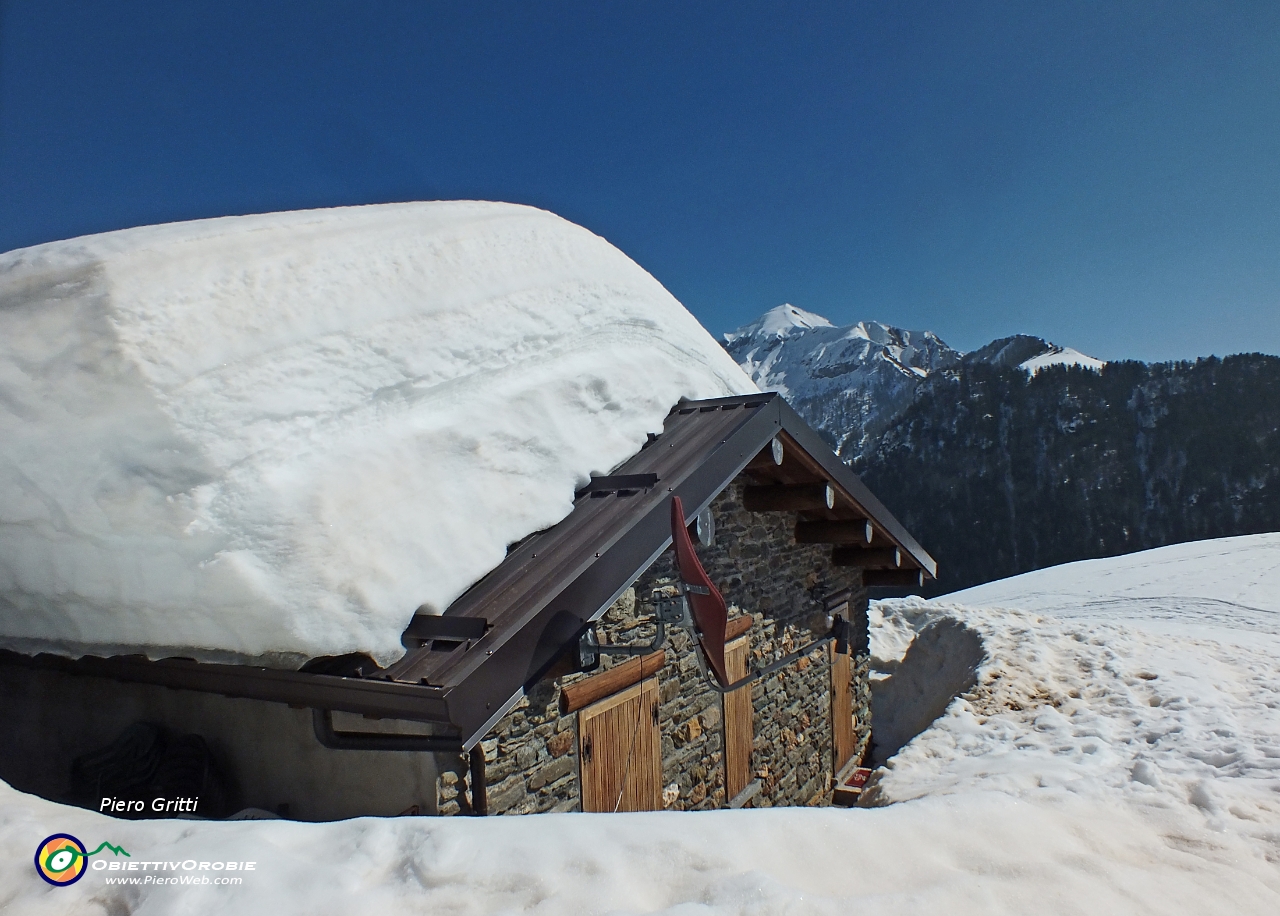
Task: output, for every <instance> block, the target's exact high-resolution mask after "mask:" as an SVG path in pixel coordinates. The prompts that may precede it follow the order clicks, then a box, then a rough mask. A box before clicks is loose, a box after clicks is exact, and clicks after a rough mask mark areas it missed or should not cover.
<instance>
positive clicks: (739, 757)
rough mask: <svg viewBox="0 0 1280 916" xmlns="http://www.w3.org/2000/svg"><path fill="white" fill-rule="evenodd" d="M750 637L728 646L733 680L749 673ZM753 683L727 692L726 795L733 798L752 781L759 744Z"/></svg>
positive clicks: (730, 680)
mask: <svg viewBox="0 0 1280 916" xmlns="http://www.w3.org/2000/svg"><path fill="white" fill-rule="evenodd" d="M747 642H748V640H747V637H745V636H743V637H742V638H741V639H735V640H734V641H733V642H731V643H729V644H728V645H726V646H725V647H724V659H725V662H726V664H727V666H728V674H729V682H730V683H732V682H734V681H737V680H740V679H742V678H744V677H746V676H747ZM753 720H754V711H753V710H752V708H751V685H750V684H748V685H747V686H745V687H739V688H738V689H737V690H735V691H733V692H732V693H726V694H725V695H724V797H725V801H726V802H727V801H731V800H732V799H733V797H734V796H735V795H737V794H738V793H739V792H741V791H742V790H743V789H745V788H746V787H747V783H748V782H750V781H751V750H752V747H753V746H754V745H755V727H754V721H753Z"/></svg>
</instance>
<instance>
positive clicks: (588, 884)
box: [0, 535, 1280, 916]
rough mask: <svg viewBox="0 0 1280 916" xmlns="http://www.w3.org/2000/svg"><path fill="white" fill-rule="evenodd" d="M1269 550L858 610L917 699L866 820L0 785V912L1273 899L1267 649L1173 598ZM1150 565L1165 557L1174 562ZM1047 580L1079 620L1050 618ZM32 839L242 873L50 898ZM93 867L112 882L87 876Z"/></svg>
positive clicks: (597, 909)
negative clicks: (107, 807) (259, 809)
mask: <svg viewBox="0 0 1280 916" xmlns="http://www.w3.org/2000/svg"><path fill="white" fill-rule="evenodd" d="M1276 538H1277V536H1275V535H1267V536H1262V537H1257V538H1234V539H1230V540H1227V541H1206V542H1201V543H1199V544H1194V545H1182V546H1181V547H1180V548H1166V550H1165V551H1151V552H1148V553H1140V554H1133V555H1131V556H1128V557H1123V558H1118V559H1115V560H1107V561H1095V562H1094V563H1083V564H1073V565H1071V566H1068V567H1062V568H1059V569H1057V570H1045V571H1042V572H1041V573H1036V574H1031V575H1028V576H1023V577H1019V579H1018V580H1009V581H1008V582H1005V583H998V584H993V585H991V586H984V587H983V588H986V589H989V590H990V592H991V593H994V592H995V591H996V590H997V589H998V588H1000V587H1006V588H1008V589H1009V590H1008V591H1007V592H1005V593H1004V594H1001V595H999V596H998V598H993V599H991V600H992V601H997V600H998V601H999V602H1019V603H1021V604H1023V605H1025V606H1026V608H1019V607H1017V606H1006V607H1003V608H1002V607H1000V606H999V605H998V604H993V603H988V599H987V598H986V597H984V596H983V595H982V594H981V590H980V589H973V590H970V592H968V593H964V594H963V595H962V597H963V598H964V600H966V601H967V602H969V604H968V605H961V604H957V603H955V597H956V596H948V598H947V600H945V601H941V600H939V601H932V602H926V601H919V600H913V599H908V600H900V601H890V602H881V603H877V604H876V605H875V607H874V608H873V615H872V616H873V621H874V623H875V626H874V629H873V653H874V655H875V656H876V658H875V662H876V664H877V665H878V666H879V667H880V668H881V670H882V674H883V675H884V678H885V679H884V680H881V681H880V682H879V684H878V685H877V692H878V693H879V692H880V690H881V689H882V688H883V687H884V685H885V684H886V683H892V682H893V680H895V679H897V678H898V677H905V678H906V680H907V681H909V683H910V684H911V685H913V687H912V689H911V690H908V691H904V692H903V695H904V696H905V697H906V698H907V700H906V703H905V705H907V706H911V705H912V704H913V703H914V704H915V705H917V706H919V705H920V704H922V703H934V704H937V703H938V702H939V701H941V704H942V705H941V709H942V713H941V716H940V717H939V718H938V719H937V720H936V721H933V722H932V723H931V724H927V727H926V728H925V729H924V730H923V731H922V732H920V733H919V734H917V735H916V736H915V737H914V739H913V740H911V741H910V743H908V744H907V745H906V747H905V748H903V749H902V750H901V751H900V752H899V753H898V754H897V755H896V756H895V757H893V758H892V759H891V760H890V761H889V765H888V766H887V767H886V768H884V769H882V770H880V771H878V774H877V777H876V781H877V783H878V784H877V785H876V786H875V787H874V788H873V789H872V790H871V795H872V800H875V801H878V802H879V803H881V804H882V805H884V806H883V807H873V808H855V809H851V810H838V809H827V810H815V809H806V808H792V809H775V810H769V811H718V812H709V813H704V814H687V813H667V814H664V813H655V814H642V815H625V814H624V815H575V814H565V815H534V816H529V817H524V818H518V819H517V818H492V819H471V820H464V819H460V818H459V819H449V820H422V819H414V818H400V819H395V820H383V821H377V820H354V821H346V822H340V823H333V824H320V825H308V824H295V823H287V822H282V821H265V822H255V823H245V822H238V823H198V822H192V821H187V822H174V821H164V822H157V821H152V822H138V821H119V820H112V819H109V818H106V817H103V816H100V815H97V814H94V813H92V812H88V811H81V810H78V809H73V808H66V807H62V806H59V805H55V804H52V803H49V802H45V801H42V800H40V799H36V798H33V797H31V796H27V795H22V794H20V793H17V792H14V791H13V790H11V789H9V788H7V787H5V786H3V785H2V784H0V908H7V909H8V910H11V911H13V912H21V913H24V914H36V916H38V914H45V913H48V914H53V913H57V914H79V913H101V912H129V913H134V914H151V913H157V914H159V913H171V912H177V911H182V912H188V911H189V912H201V913H235V914H239V913H267V912H269V913H272V914H273V916H283V914H288V913H295V912H296V913H314V912H345V911H347V910H350V909H371V910H375V911H376V910H386V911H388V912H396V913H459V914H487V913H516V912H528V913H535V914H557V916H559V914H586V913H666V914H671V916H686V914H694V913H698V914H703V913H706V914H742V916H748V914H749V916H765V914H796V913H819V914H833V916H834V914H841V916H844V914H849V913H859V912H875V913H931V912H946V913H951V914H956V916H991V914H1023V913H1032V912H1034V913H1063V914H1097V913H1107V914H1112V913H1115V914H1128V913H1198V914H1272V913H1276V912H1280V671H1278V670H1277V665H1276V661H1275V655H1274V653H1273V652H1272V651H1271V650H1270V649H1269V648H1267V647H1265V646H1263V645H1261V644H1260V643H1259V644H1255V643H1254V640H1255V639H1259V638H1261V637H1262V636H1264V635H1266V634H1265V633H1264V630H1263V629H1261V628H1260V627H1261V626H1262V625H1261V624H1260V623H1259V620H1264V621H1265V620H1266V619H1267V618H1249V619H1247V620H1243V621H1241V620H1237V619H1236V618H1234V617H1232V616H1231V615H1229V614H1222V615H1220V616H1218V617H1216V618H1214V619H1212V620H1211V621H1208V622H1204V621H1202V620H1201V619H1200V616H1201V610H1202V605H1199V604H1197V603H1196V601H1197V600H1198V599H1199V597H1200V596H1202V595H1204V594H1208V593H1211V592H1214V591H1217V592H1219V593H1221V594H1226V595H1234V596H1235V597H1236V598H1239V599H1240V600H1241V602H1242V603H1247V604H1248V605H1249V606H1250V607H1254V608H1259V609H1263V610H1265V609H1266V608H1268V607H1272V606H1274V602H1275V597H1274V596H1275V592H1274V590H1273V589H1272V588H1271V586H1270V585H1268V582H1273V581H1274V579H1268V578H1267V577H1268V576H1274V575H1275V569H1276V563H1277V556H1276V555H1277V552H1280V543H1278V542H1277V540H1276ZM1170 550H1178V551H1181V552H1180V553H1179V554H1178V555H1177V560H1176V562H1175V563H1173V564H1170V563H1168V562H1166V561H1167V560H1168V559H1169V557H1168V551H1170ZM1175 567H1176V568H1177V572H1178V574H1177V575H1176V576H1170V575H1168V574H1169V573H1171V572H1172V571H1173V570H1174V568H1175ZM1250 570H1252V571H1253V572H1255V573H1256V574H1257V575H1255V576H1253V578H1252V579H1250V578H1249V575H1248V574H1249V571H1250ZM1162 575H1163V576H1164V578H1165V581H1166V582H1167V583H1168V587H1167V588H1165V589H1164V590H1163V592H1162V593H1161V594H1160V595H1158V596H1156V597H1163V598H1164V599H1168V601H1169V603H1168V604H1167V605H1166V608H1167V616H1166V617H1156V616H1153V615H1152V614H1151V612H1150V607H1151V606H1150V604H1149V599H1150V597H1151V595H1149V594H1148V592H1149V590H1150V588H1153V587H1154V586H1155V583H1156V582H1157V581H1158V580H1159V579H1160V577H1161V576H1162ZM1034 576H1039V577H1040V579H1039V583H1038V584H1037V581H1036V580H1035V579H1034V578H1033V577H1034ZM1242 577H1243V578H1244V580H1245V581H1244V582H1243V583H1242ZM1064 584H1070V586H1071V588H1072V589H1074V590H1075V591H1074V592H1073V594H1076V595H1078V596H1081V599H1082V600H1083V602H1084V603H1085V604H1086V605H1088V606H1085V607H1082V606H1080V604H1079V602H1076V601H1074V600H1072V599H1069V598H1068V599H1066V600H1065V603H1064V600H1063V599H1062V598H1061V597H1060V595H1059V589H1060V588H1061V587H1063V585H1064ZM1179 595H1181V596H1182V597H1183V598H1184V599H1186V600H1185V603H1183V604H1181V605H1179V604H1177V603H1176V602H1175V601H1174V600H1173V599H1175V598H1177V597H1178V596H1179ZM1232 600H1235V599H1232ZM1268 601H1269V602H1271V603H1270V604H1268V603H1266V602H1268ZM1051 606H1052V607H1054V608H1055V610H1053V611H1049V610H1047V609H1046V608H1048V607H1051ZM1177 621H1182V622H1185V623H1189V624H1193V625H1194V626H1195V627H1199V628H1202V629H1200V630H1197V631H1196V632H1194V633H1193V632H1191V631H1187V632H1174V631H1173V630H1171V629H1169V627H1168V624H1169V623H1170V622H1177ZM1278 630H1280V628H1277V627H1274V626H1273V627H1272V629H1271V630H1270V631H1269V633H1270V635H1271V636H1273V637H1274V636H1275V635H1276V633H1277V632H1278ZM973 638H976V639H977V640H978V641H979V642H980V643H981V652H980V657H978V658H976V659H975V658H974V657H973V656H972V654H970V650H972V648H973V645H972V644H969V645H968V647H967V648H963V647H962V644H965V643H970V640H971V639H973ZM948 647H952V648H963V651H961V652H959V653H958V654H959V655H961V656H964V661H965V664H966V665H968V664H969V663H970V662H972V663H973V664H972V671H971V678H972V684H971V686H969V687H966V688H964V692H963V694H962V695H961V696H960V697H958V698H955V699H951V698H950V697H949V694H948V692H949V691H950V690H952V689H953V687H954V681H949V680H948V678H949V677H950V674H948V673H947V672H950V673H951V674H954V673H955V671H956V665H955V664H954V659H953V658H950V657H949V655H951V654H953V653H948V652H947V651H946V649H947V648H948ZM962 667H963V666H962ZM933 671H937V672H938V676H937V677H932V678H931V677H930V673H931V672H933ZM961 680H963V679H961ZM931 684H932V687H933V689H932V692H931V690H930V686H931ZM907 711H909V710H907ZM905 718H906V716H905V715H904V716H903V720H904V721H905ZM877 728H879V726H877ZM56 832H68V833H72V834H74V835H76V836H77V837H79V838H80V839H81V840H83V841H84V842H86V843H87V844H90V846H89V848H91V849H92V848H93V847H95V846H97V845H98V844H99V843H100V842H102V841H103V840H110V841H111V842H113V843H116V844H119V845H122V846H124V847H125V848H126V849H128V850H129V852H130V854H131V859H132V860H134V861H137V862H139V863H141V862H144V861H145V862H151V861H177V862H180V863H181V862H184V861H189V862H191V863H193V865H192V867H193V869H196V868H198V863H199V862H200V861H209V860H216V859H233V860H238V861H239V860H246V859H247V860H253V861H255V862H256V863H257V867H256V869H255V870H254V871H253V872H244V873H242V874H241V875H240V877H242V878H243V884H240V885H235V886H216V885H212V884H210V885H207V886H204V885H198V886H186V885H179V886H169V885H154V884H151V885H148V884H144V883H142V882H143V881H145V878H146V875H148V874H151V875H152V876H153V877H154V876H155V874H156V872H155V871H154V866H147V867H146V870H144V869H143V867H142V866H141V864H139V868H138V869H137V870H135V871H132V872H120V871H117V872H109V871H106V870H103V871H91V872H90V873H89V874H88V876H87V877H85V878H84V879H82V880H81V881H80V882H79V883H78V884H76V885H74V886H72V887H69V888H64V889H59V888H53V887H49V886H48V885H45V884H44V883H43V882H42V881H40V880H39V879H38V878H37V876H36V874H35V871H34V868H33V865H32V861H31V858H32V854H33V852H34V850H35V848H36V845H37V844H38V843H39V842H40V841H41V840H42V839H44V838H45V837H46V836H48V835H50V834H53V833H56ZM102 855H106V853H103V854H102ZM160 874H161V875H162V876H163V875H164V874H165V873H160ZM168 874H169V875H172V874H173V873H172V872H169V873H168ZM179 874H182V873H181V872H179ZM186 874H195V875H197V876H199V875H200V872H199V871H198V870H196V871H192V872H186ZM207 874H210V875H213V874H214V873H213V872H212V871H210V872H208V873H207ZM113 876H123V877H126V878H129V879H134V878H136V879H137V880H138V882H139V883H138V884H137V885H132V886H125V887H121V886H118V885H108V884H107V883H106V882H107V879H108V877H113Z"/></svg>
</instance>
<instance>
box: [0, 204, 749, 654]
mask: <svg viewBox="0 0 1280 916" xmlns="http://www.w3.org/2000/svg"><path fill="white" fill-rule="evenodd" d="M754 390H756V389H755V386H754V385H753V384H752V383H751V382H750V380H749V379H748V378H747V377H746V376H745V375H744V374H743V373H742V372H741V371H740V370H739V369H738V368H737V366H736V365H734V363H733V361H732V360H731V359H730V358H729V357H728V356H727V355H726V354H725V353H724V351H723V350H722V349H721V348H720V347H719V346H718V345H717V344H716V342H715V341H714V340H713V339H712V338H711V337H710V335H708V334H707V333H706V331H704V330H703V328H702V327H701V326H700V325H699V324H698V323H697V321H696V320H694V318H693V317H692V316H691V315H689V313H688V312H686V311H685V309H684V308H683V307H682V306H681V305H680V303H678V302H677V301H676V300H675V299H674V298H673V297H672V296H671V295H670V294H669V293H668V292H667V291H666V290H665V289H663V287H662V286H661V285H660V284H659V283H658V282H657V281H656V280H654V279H653V277H651V276H650V275H649V274H647V273H646V272H645V271H644V270H642V269H641V268H640V267H638V266H637V265H636V264H635V263H634V262H632V261H631V260H629V259H628V258H627V257H626V256H625V255H623V254H622V253H621V252H620V251H618V250H617V249H615V248H614V247H613V246H611V245H609V244H608V243H607V242H605V241H604V240H603V239H601V238H599V237H597V236H595V235H593V234H592V233H590V232H588V231H587V230H585V229H583V228H581V227H579V226H575V225H573V224H572V223H569V222H566V221H565V220H563V219H560V218H559V217H556V216H554V215H552V214H550V213H546V212H543V211H539V210H535V209H532V208H528V207H520V206H513V205H509V204H494V203H478V202H438V203H415V204H394V205H385V206H374V207H358V208H348V209H337V210H319V211H310V212H299V213H285V214H269V215H263V216H248V217H236V218H228V219H215V220H204V221H199V222H192V223H180V224H174V225H167V226H153V227H146V228H141V229H131V230H126V231H121V232H112V233H107V234H104V235H98V236H92V237H88V238H81V239H73V240H71V241H67V242H58V243H53V244H48V245H41V246H38V247H35V248H28V249H23V250H19V251H13V252H9V253H8V254H5V255H2V256H0V644H3V645H4V646H7V647H11V648H17V649H19V650H23V651H36V650H51V651H55V652H62V653H70V654H79V653H82V652H93V653H109V652H114V651H138V647H147V649H146V651H148V652H149V654H151V655H152V656H153V657H155V656H163V655H171V654H177V655H185V656H194V657H198V658H206V659H214V660H217V659H234V658H259V659H263V660H267V661H274V662H276V663H295V662H296V661H298V660H300V659H302V658H306V657H312V656H319V655H332V654H339V653H344V652H352V651H366V652H370V653H372V654H373V655H375V656H376V657H377V658H379V659H380V660H381V661H384V662H385V661H388V660H390V659H393V658H395V657H396V656H398V655H399V654H400V653H401V652H402V651H403V650H402V649H401V646H400V642H399V638H400V634H401V632H402V631H403V629H404V627H405V625H406V623H407V622H408V620H409V618H410V616H411V615H412V614H413V613H414V611H415V609H417V608H418V606H419V605H423V604H425V605H426V606H427V607H428V609H430V610H433V611H436V612H439V611H441V610H443V609H444V608H445V607H446V606H447V605H448V604H449V603H450V602H451V601H452V600H453V599H454V598H455V597H457V596H458V595H459V594H460V593H461V592H462V591H463V590H465V589H466V588H467V587H468V586H469V585H470V584H471V583H472V582H474V581H475V580H476V579H477V578H479V577H480V576H481V575H483V574H484V573H485V572H487V571H488V570H489V569H491V568H493V567H494V566H496V565H497V564H498V563H499V562H501V560H502V558H503V556H504V555H505V550H506V547H507V545H508V544H509V543H511V542H513V541H516V540H518V539H520V538H521V537H523V536H525V535H527V534H529V533H530V532H533V531H536V530H538V529H541V528H544V527H547V526H549V525H551V524H554V523H555V522H557V521H559V520H560V519H561V518H563V517H564V516H565V515H566V514H567V513H568V512H569V510H570V508H571V504H572V499H573V492H574V490H575V488H576V487H577V486H579V485H581V484H582V483H584V482H585V481H586V479H587V476H588V475H589V474H590V473H593V472H597V473H599V472H607V471H609V470H610V469H611V468H612V467H614V466H615V465H617V464H618V463H619V462H621V461H622V460H624V459H625V458H627V457H628V456H629V455H631V454H633V453H634V452H635V451H637V450H638V448H639V447H640V445H641V444H642V443H643V441H644V439H645V434H646V433H648V432H651V431H652V432H656V431H660V430H661V428H662V421H663V418H664V417H665V415H666V413H667V411H668V409H669V408H670V406H671V405H672V404H673V403H675V402H676V401H677V400H678V399H679V398H681V397H690V398H702V397H717V396H724V395H729V394H737V393H747V392H751V391H754Z"/></svg>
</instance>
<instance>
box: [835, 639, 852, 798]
mask: <svg viewBox="0 0 1280 916" xmlns="http://www.w3.org/2000/svg"><path fill="white" fill-rule="evenodd" d="M828 651H830V653H831V744H832V747H831V759H832V772H834V773H839V772H840V770H841V769H842V768H843V767H844V765H845V764H846V763H848V762H849V760H850V758H852V757H853V752H854V749H855V747H856V744H855V738H854V730H853V692H852V689H851V687H850V680H851V677H852V672H851V669H850V666H849V656H848V655H847V654H845V653H843V652H836V651H835V646H834V644H833V645H832V646H831V647H830V649H829V650H828Z"/></svg>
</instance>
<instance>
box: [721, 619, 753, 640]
mask: <svg viewBox="0 0 1280 916" xmlns="http://www.w3.org/2000/svg"><path fill="white" fill-rule="evenodd" d="M754 623H755V621H754V620H753V619H752V618H751V615H750V614H743V615H742V616H741V617H735V618H733V619H732V620H730V621H729V623H728V625H727V626H726V627H725V629H724V641H725V642H729V641H730V640H733V639H737V638H738V637H739V636H741V635H743V634H744V633H746V632H748V631H749V630H750V629H751V626H752V624H754Z"/></svg>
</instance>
